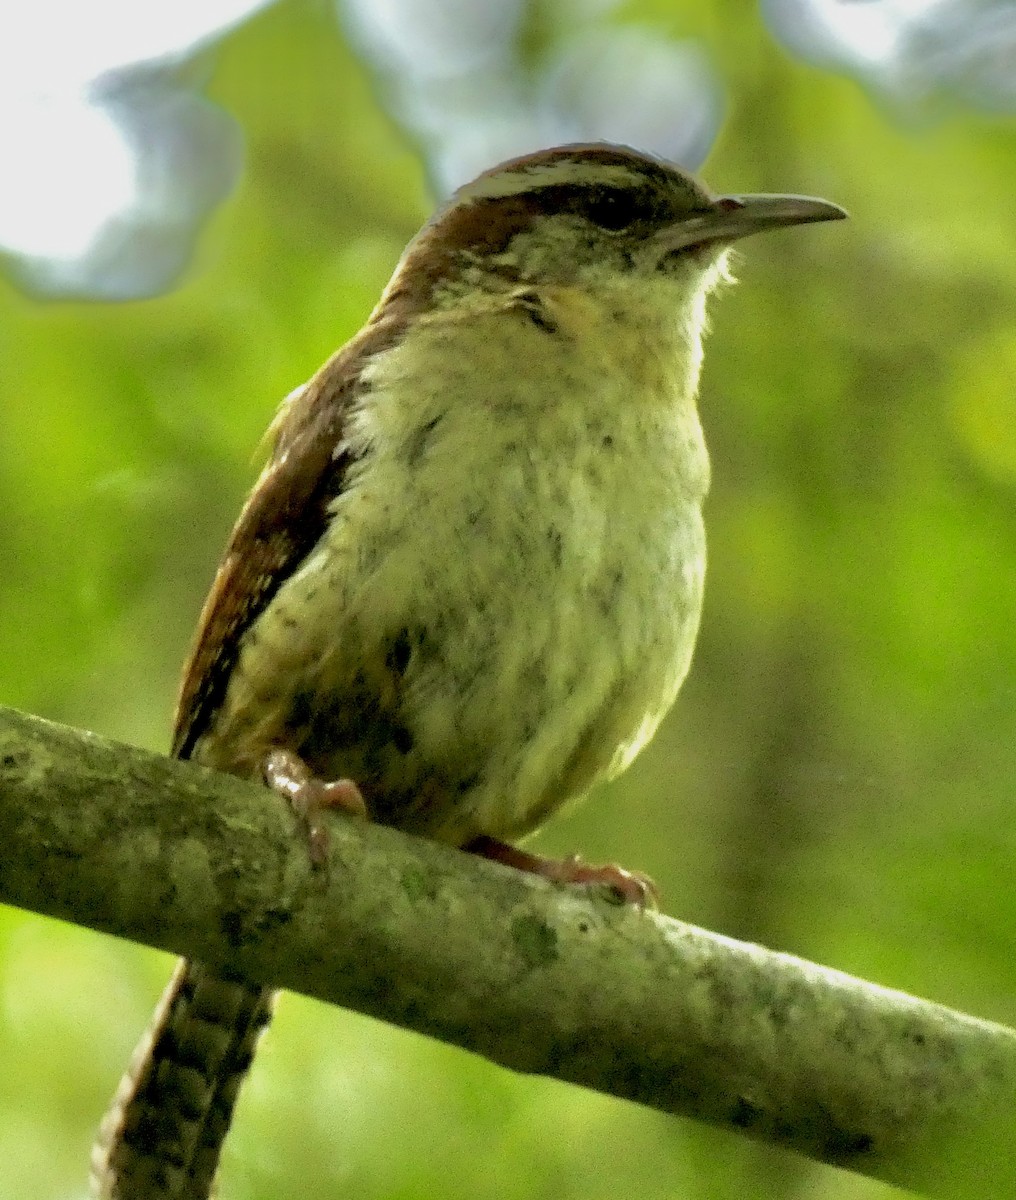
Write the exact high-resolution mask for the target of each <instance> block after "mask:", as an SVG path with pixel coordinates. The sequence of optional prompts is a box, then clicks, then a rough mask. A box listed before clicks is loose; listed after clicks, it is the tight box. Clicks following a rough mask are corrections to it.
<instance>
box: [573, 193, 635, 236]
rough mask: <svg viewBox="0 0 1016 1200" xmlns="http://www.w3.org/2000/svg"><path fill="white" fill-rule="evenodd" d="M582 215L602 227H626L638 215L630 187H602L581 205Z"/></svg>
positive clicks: (617, 228) (616, 228) (614, 228)
mask: <svg viewBox="0 0 1016 1200" xmlns="http://www.w3.org/2000/svg"><path fill="white" fill-rule="evenodd" d="M583 215H584V216H585V217H586V218H588V220H590V221H592V222H593V224H594V225H599V226H600V227H601V228H603V229H611V230H615V231H617V230H619V229H627V228H628V226H629V225H631V224H632V222H633V221H635V220H637V219H638V217H639V216H640V210H639V206H638V205H637V204H635V203H634V197H633V196H632V194H631V189H630V188H602V189H601V190H599V191H597V192H595V193H594V194H593V195H592V196H590V197H589V199H588V200H587V201H586V203H585V204H584V205H583Z"/></svg>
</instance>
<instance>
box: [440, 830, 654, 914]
mask: <svg viewBox="0 0 1016 1200" xmlns="http://www.w3.org/2000/svg"><path fill="white" fill-rule="evenodd" d="M464 849H466V850H468V851H469V852H470V853H471V854H479V855H480V856H481V857H482V858H490V859H493V861H494V862H499V863H503V864H504V865H505V866H506V867H515V868H516V869H517V870H519V871H528V872H529V874H530V875H542V876H543V878H544V879H550V880H553V881H554V882H555V883H578V884H592V885H594V886H595V885H601V886H604V887H607V888H609V889H610V890H611V892H612V893H613V894H614V896H615V897H616V898H617V901H618V903H620V904H633V905H635V906H636V907H637V908H658V907H659V900H660V893H659V889H658V888H657V886H656V884H655V883H654V882H653V881H652V880H651V879H650V878H649V876H648V875H643V874H642V873H641V872H639V871H626V870H625V869H624V867H619V866H616V865H615V864H613V863H608V864H607V865H605V866H602V867H591V866H588V865H587V864H585V863H583V862H582V861H581V860H580V859H579V857H578V855H577V854H571V855H569V856H568V857H567V858H544V857H543V855H541V854H530V853H529V852H528V851H526V850H520V849H519V848H518V847H517V846H511V845H509V844H508V843H507V842H499V841H498V840H497V838H492V837H486V836H481V837H477V838H473V840H472V841H471V842H469V843H468V844H467V845H466V846H465V847H464Z"/></svg>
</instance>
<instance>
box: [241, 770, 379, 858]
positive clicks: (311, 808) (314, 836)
mask: <svg viewBox="0 0 1016 1200" xmlns="http://www.w3.org/2000/svg"><path fill="white" fill-rule="evenodd" d="M262 770H263V773H264V777H265V783H267V784H268V786H269V787H270V788H271V789H272V791H273V792H278V794H279V795H280V796H283V797H285V799H286V800H287V801H288V803H289V806H290V808H291V809H292V810H293V812H294V813H295V814H296V816H297V817H298V818H299V820H300V822H301V824H302V825H303V827H304V830H305V833H306V836H307V849H308V851H309V853H310V861H311V862H312V863H313V864H314V866H316V867H319V866H321V864H322V863H323V862H324V861H325V859H326V858H327V857H328V845H329V840H328V839H329V835H328V826H327V825H326V824H325V823H324V821H323V820H322V819H321V817H322V814H323V813H325V812H327V811H328V809H333V808H337V809H339V810H340V811H342V812H345V813H349V815H350V816H353V817H362V818H363V819H364V820H366V819H367V816H368V814H367V804H366V801H365V800H364V798H363V793H362V792H361V791H360V789H359V788H358V787H357V786H356V784H355V783H354V782H353V781H352V780H351V779H318V778H317V776H316V775H314V774H313V772H312V771H311V769H310V767H308V766H307V764H306V763H305V762H304V761H303V759H302V758H301V757H300V756H299V754H297V753H295V752H294V751H293V750H284V749H282V748H281V747H276V748H275V749H274V750H272V751H270V752H269V754H268V756H267V757H266V758H265V762H264V766H263V768H262Z"/></svg>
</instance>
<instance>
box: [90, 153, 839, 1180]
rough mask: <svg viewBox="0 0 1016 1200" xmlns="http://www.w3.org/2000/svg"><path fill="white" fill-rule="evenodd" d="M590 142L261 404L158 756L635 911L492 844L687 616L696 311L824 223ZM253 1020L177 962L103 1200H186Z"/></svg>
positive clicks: (558, 781) (651, 690) (513, 848)
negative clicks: (315, 367) (252, 459)
mask: <svg viewBox="0 0 1016 1200" xmlns="http://www.w3.org/2000/svg"><path fill="white" fill-rule="evenodd" d="M844 216H846V213H845V212H844V210H843V209H841V208H839V207H838V206H837V205H834V204H831V203H829V202H828V201H825V200H819V199H815V198H810V197H804V196H795V195H789V194H779V195H759V194H754V195H717V194H714V193H712V192H711V191H709V190H708V189H707V188H706V187H705V185H704V184H702V183H700V182H699V181H698V180H697V179H695V178H694V177H693V176H692V175H690V174H688V173H687V172H686V171H684V170H682V169H681V168H679V167H677V166H675V165H673V164H671V163H669V162H666V161H664V160H662V159H659V158H656V157H653V156H651V155H649V154H645V153H642V152H640V151H637V150H634V149H632V148H629V147H626V146H620V145H612V144H609V143H588V144H576V145H565V146H557V147H553V148H550V149H545V150H541V151H538V152H535V153H530V154H527V155H524V156H522V157H518V158H515V159H512V160H510V161H507V162H504V163H501V164H500V165H498V166H495V167H493V168H492V169H490V170H487V171H485V172H484V173H483V174H481V175H479V176H478V177H477V178H476V179H474V180H473V181H472V182H470V183H467V184H466V185H465V186H464V187H461V188H460V189H459V190H458V191H457V192H455V193H454V194H453V195H452V197H451V198H450V200H449V201H448V202H447V203H446V204H444V205H443V206H442V207H441V208H439V209H438V211H437V212H436V214H435V215H434V216H433V217H432V219H431V220H430V221H428V222H427V223H426V224H425V225H424V226H423V228H422V229H421V230H420V231H419V233H417V235H416V236H415V237H414V238H413V239H412V240H411V241H410V242H409V244H408V246H407V247H406V249H405V251H404V253H403V255H402V257H401V259H400V261H399V263H398V265H397V266H396V268H395V271H394V274H393V275H392V278H391V280H390V282H389V283H388V285H387V287H386V288H385V289H384V292H383V293H382V295H381V298H380V300H379V301H378V303H377V305H376V306H375V308H374V309H373V311H372V312H371V314H370V316H369V317H368V319H367V321H366V323H365V325H364V326H363V328H362V329H361V330H360V331H359V332H358V333H357V334H356V335H355V336H354V337H353V338H352V339H351V340H350V341H349V342H347V343H346V344H345V345H344V346H343V347H342V348H341V349H339V350H338V351H337V352H336V353H335V354H334V355H333V356H332V357H331V358H330V359H329V360H328V361H327V362H326V363H325V364H324V365H323V366H322V367H321V368H320V370H319V371H318V372H317V373H316V374H315V375H314V376H313V377H312V378H311V379H310V380H309V381H308V382H307V383H306V384H304V385H303V386H301V387H299V388H297V389H295V390H294V391H293V392H292V393H291V394H290V395H289V396H288V397H287V398H286V400H285V401H284V402H283V404H282V406H281V408H280V410H279V412H278V414H277V416H276V417H275V419H274V421H273V422H272V424H271V426H270V428H269V433H268V441H269V443H270V446H271V450H270V454H269V456H268V461H267V464H266V466H265V467H264V470H263V471H262V473H261V475H260V478H259V479H258V480H257V482H256V484H255V486H254V488H253V490H252V492H251V494H250V496H249V498H248V499H247V501H246V504H245V506H244V508H243V510H242V512H241V514H240V516H239V519H238V521H237V523H236V525H235V528H234V530H233V533H232V535H231V537H230V539H229V542H228V544H227V547H226V550H225V553H224V556H223V558H222V561H221V565H220V566H219V569H218V572H217V575H216V577H215V580H214V583H213V585H212V588H211V591H210V593H209V596H208V599H207V601H206V603H205V607H204V610H203V613H202V615H201V618H200V621H199V624H198V631H197V635H196V639H195V642H194V645H193V649H192V652H191V655H190V658H189V661H188V663H187V665H186V667H185V670H184V675H183V682H182V685H181V690H180V696H179V702H178V706H177V714H176V722H175V735H174V739H173V753H174V754H175V755H177V756H178V757H180V758H184V759H193V760H195V761H197V762H199V763H202V764H204V765H206V766H208V767H211V768H215V769H218V770H221V771H226V772H230V773H233V774H235V775H239V776H242V777H245V778H248V779H251V780H264V781H266V782H267V783H268V784H270V786H271V787H272V788H274V790H275V791H277V792H279V793H281V794H282V795H284V796H286V797H287V798H288V800H289V801H290V803H292V805H293V807H294V809H295V810H296V811H297V812H298V813H300V814H301V816H302V819H303V820H304V821H305V825H306V828H305V833H306V835H307V837H308V844H309V851H310V853H311V856H312V858H313V859H314V860H315V861H320V860H321V859H322V858H323V857H326V855H327V833H326V830H327V820H326V819H325V818H324V816H323V814H324V812H325V810H327V809H328V808H335V807H338V808H343V809H346V810H347V811H349V812H351V813H356V814H359V815H361V816H366V817H367V818H368V819H369V820H372V821H376V822H380V823H382V824H385V825H391V826H394V827H397V828H399V829H402V830H404V831H406V832H407V833H410V834H415V835H419V836H421V837H426V838H433V839H436V840H438V841H441V842H444V843H447V844H449V845H452V846H456V847H460V848H462V849H465V850H473V851H475V852H477V853H482V854H485V855H487V856H489V857H493V858H499V859H500V860H501V861H503V862H506V863H508V864H509V865H514V866H518V867H522V868H524V869H528V870H535V871H538V872H541V873H543V874H546V875H548V876H550V877H551V878H554V879H557V880H560V881H563V882H564V883H565V884H568V885H582V884H584V883H590V882H593V883H597V882H598V883H605V884H607V885H610V886H613V887H614V888H615V889H616V890H617V891H618V892H619V893H620V894H621V897H622V898H623V899H626V900H631V901H634V902H635V903H643V904H644V903H647V902H649V901H650V900H651V895H650V892H651V887H650V885H649V884H648V882H647V881H646V880H645V878H644V877H642V876H639V875H637V874H636V873H631V872H626V871H623V870H621V869H620V868H618V867H609V866H608V867H603V868H598V867H587V866H585V865H584V864H581V863H579V862H577V861H575V860H565V861H564V862H563V863H554V862H553V861H551V860H546V859H541V858H539V857H537V856H535V855H531V854H529V853H528V852H526V851H524V850H522V849H521V848H520V847H518V846H517V845H516V844H515V843H517V842H518V841H519V840H521V839H524V838H525V837H526V836H527V835H528V834H530V833H532V832H533V831H534V830H535V829H537V828H538V827H539V826H540V825H541V824H542V823H543V822H544V821H545V820H546V819H547V818H548V817H549V816H550V815H551V814H552V813H553V812H554V811H555V810H557V809H558V808H560V807H561V805H562V804H564V803H565V802H567V801H570V800H573V799H576V798H578V797H581V796H583V795H585V793H587V792H588V791H589V790H590V788H592V787H593V786H594V785H595V784H597V783H599V782H601V781H603V780H607V779H611V778H613V777H615V776H616V775H618V774H619V773H620V772H621V771H623V770H624V769H625V768H626V767H627V766H628V764H629V763H630V762H631V761H632V760H633V758H634V757H635V756H636V754H637V753H638V752H639V750H640V749H641V748H642V747H643V746H644V745H645V744H646V743H647V742H648V741H649V739H650V738H651V737H652V735H653V733H654V731H655V730H656V728H657V726H658V725H659V723H660V721H661V719H662V718H663V716H664V715H665V714H666V713H667V711H668V710H669V709H670V707H671V705H672V704H673V702H674V700H675V698H676V696H677V693H678V689H679V688H680V686H681V684H682V682H683V680H684V678H685V676H686V674H687V672H688V669H689V664H690V662H691V657H692V651H693V648H694V644H695V640H696V635H697V630H698V626H699V619H700V614H701V610H702V598H703V581H704V571H705V537H704V530H703V519H702V504H703V500H704V499H705V496H706V492H707V488H708V485H709V474H710V467H709V459H708V455H707V452H706V447H705V443H704V440H703V434H702V428H701V425H700V422H699V417H698V414H697V406H696V398H697V392H698V383H699V374H700V370H701V366H702V341H703V335H704V333H705V330H706V301H707V298H708V296H709V294H710V293H711V292H712V291H714V290H715V289H716V288H717V286H718V285H720V284H721V283H723V282H724V281H729V279H730V270H729V256H730V249H731V247H732V245H733V244H734V243H735V242H737V241H739V240H740V239H742V238H744V237H745V236H747V235H749V234H753V233H757V232H761V231H764V230H771V229H779V228H782V227H786V226H792V225H802V224H806V223H811V222H820V221H831V220H837V219H840V218H842V217H844ZM272 1001H273V991H272V989H271V988H268V987H265V986H262V985H260V984H257V983H253V982H250V981H248V980H245V979H242V978H239V977H236V976H230V975H229V974H227V973H224V972H223V970H222V969H221V968H218V969H216V970H211V969H209V968H206V967H204V966H202V964H200V963H196V962H188V961H183V962H181V963H180V964H179V966H178V967H177V970H176V972H175V974H174V975H173V978H172V980H171V981H170V983H169V986H168V988H167V989H166V992H165V993H164V995H163V998H162V1000H161V1001H160V1004H159V1006H158V1008H157V1010H156V1012H155V1015H154V1017H153V1019H152V1024H151V1025H150V1027H149V1029H148V1032H147V1033H146V1035H145V1037H144V1038H143V1040H142V1042H141V1044H140V1046H139V1047H138V1050H137V1051H136V1052H135V1056H134V1059H133V1060H132V1063H131V1066H130V1068H129V1069H128V1071H127V1074H126V1075H125V1076H124V1079H123V1081H122V1083H121V1085H120V1089H119V1091H118V1092H117V1096H116V1098H115V1101H114V1104H113V1107H112V1108H111V1110H110V1112H109V1114H108V1115H107V1117H106V1120H105V1121H104V1122H103V1126H102V1129H101V1132H100V1136H99V1139H98V1141H97V1143H96V1147H95V1150H94V1151H93V1158H92V1187H93V1195H94V1196H96V1197H100V1198H101V1200H206V1198H207V1197H208V1195H209V1194H210V1191H211V1188H212V1186H213V1181H214V1177H215V1174H216V1171H217V1164H218V1159H219V1154H220V1150H221V1145H222V1142H223V1139H224V1138H225V1136H226V1133H227V1131H228V1127H229V1123H230V1118H231V1114H232V1109H233V1105H234V1102H235V1100H236V1096H237V1092H238V1089H239V1087H240V1084H241V1081H242V1079H243V1078H244V1076H245V1074H246V1072H247V1070H248V1068H249V1067H250V1064H251V1060H252V1057H253V1055H254V1051H255V1046H256V1043H257V1040H258V1037H259V1036H260V1034H261V1032H262V1031H263V1030H264V1028H265V1027H266V1026H267V1024H268V1022H269V1020H270V1017H271V1013H272Z"/></svg>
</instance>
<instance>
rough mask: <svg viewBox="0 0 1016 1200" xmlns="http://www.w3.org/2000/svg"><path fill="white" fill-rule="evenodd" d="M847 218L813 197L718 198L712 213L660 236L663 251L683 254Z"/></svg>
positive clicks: (696, 216) (688, 218) (762, 196)
mask: <svg viewBox="0 0 1016 1200" xmlns="http://www.w3.org/2000/svg"><path fill="white" fill-rule="evenodd" d="M846 215H847V214H846V212H845V211H844V210H843V209H842V208H840V206H839V205H838V204H830V203H829V201H828V200H816V199H815V198H814V197H812V196H766V195H753V196H717V197H716V199H715V200H714V201H713V207H712V208H711V209H710V210H708V211H706V212H703V213H696V214H695V215H694V216H690V217H686V218H685V219H684V220H683V221H679V222H677V223H676V224H674V225H672V226H671V227H670V228H669V229H664V230H662V231H661V232H660V234H659V235H658V236H659V240H660V245H661V247H662V248H663V249H665V250H682V249H684V248H685V247H687V246H701V245H707V244H709V243H711V242H736V241H737V240H738V239H739V238H743V237H747V236H748V235H749V234H751V233H761V232H762V231H763V230H765V229H781V228H783V226H784V225H810V224H811V223H813V222H815V221H842V220H843V219H844V217H846Z"/></svg>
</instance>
